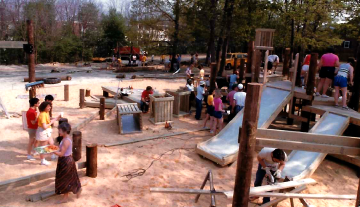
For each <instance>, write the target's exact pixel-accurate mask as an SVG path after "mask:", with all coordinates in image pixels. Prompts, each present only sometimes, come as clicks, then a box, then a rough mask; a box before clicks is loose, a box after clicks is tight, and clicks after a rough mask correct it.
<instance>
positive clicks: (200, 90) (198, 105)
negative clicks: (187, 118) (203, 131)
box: [195, 81, 205, 120]
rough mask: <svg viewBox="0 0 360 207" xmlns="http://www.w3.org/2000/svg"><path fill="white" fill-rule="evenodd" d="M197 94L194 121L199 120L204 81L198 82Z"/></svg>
mask: <svg viewBox="0 0 360 207" xmlns="http://www.w3.org/2000/svg"><path fill="white" fill-rule="evenodd" d="M196 90H197V94H196V99H195V100H196V114H195V119H196V120H201V119H200V118H201V110H202V101H203V99H204V94H205V82H204V81H200V86H199V87H197V89H196Z"/></svg>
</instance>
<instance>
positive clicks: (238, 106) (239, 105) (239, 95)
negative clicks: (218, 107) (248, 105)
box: [231, 83, 246, 117]
mask: <svg viewBox="0 0 360 207" xmlns="http://www.w3.org/2000/svg"><path fill="white" fill-rule="evenodd" d="M237 88H238V92H236V93H235V94H234V98H233V102H232V111H231V113H233V114H234V115H233V116H234V117H235V116H236V114H237V113H239V111H241V110H242V109H243V108H244V106H245V99H246V93H245V92H244V86H243V84H241V83H240V84H239V85H237Z"/></svg>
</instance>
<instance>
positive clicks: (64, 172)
mask: <svg viewBox="0 0 360 207" xmlns="http://www.w3.org/2000/svg"><path fill="white" fill-rule="evenodd" d="M58 130H59V134H60V136H62V137H63V139H62V141H61V143H60V151H59V152H54V154H55V155H57V156H59V159H58V163H57V167H56V177H55V193H56V194H64V197H63V198H62V199H61V200H60V201H59V202H58V203H66V202H67V201H68V198H69V193H70V192H72V193H74V194H76V196H77V198H79V196H80V194H81V183H80V180H79V175H78V174H77V170H76V166H75V161H74V159H73V157H72V140H71V138H70V132H71V126H70V124H69V123H67V122H63V123H62V124H60V125H59V127H58Z"/></svg>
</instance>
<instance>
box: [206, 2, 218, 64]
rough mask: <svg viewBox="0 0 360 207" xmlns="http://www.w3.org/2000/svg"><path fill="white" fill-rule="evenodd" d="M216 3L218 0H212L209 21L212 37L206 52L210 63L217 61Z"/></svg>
mask: <svg viewBox="0 0 360 207" xmlns="http://www.w3.org/2000/svg"><path fill="white" fill-rule="evenodd" d="M216 5H217V0H211V18H210V21H209V25H210V37H209V42H208V50H207V54H206V63H207V64H208V65H210V63H213V62H215V61H216V57H215V56H216V54H215V20H216ZM210 56H211V58H210Z"/></svg>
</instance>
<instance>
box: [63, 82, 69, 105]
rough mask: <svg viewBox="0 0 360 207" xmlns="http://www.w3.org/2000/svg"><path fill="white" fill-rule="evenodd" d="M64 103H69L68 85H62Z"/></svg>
mask: <svg viewBox="0 0 360 207" xmlns="http://www.w3.org/2000/svg"><path fill="white" fill-rule="evenodd" d="M64 101H69V85H68V84H66V85H64Z"/></svg>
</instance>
